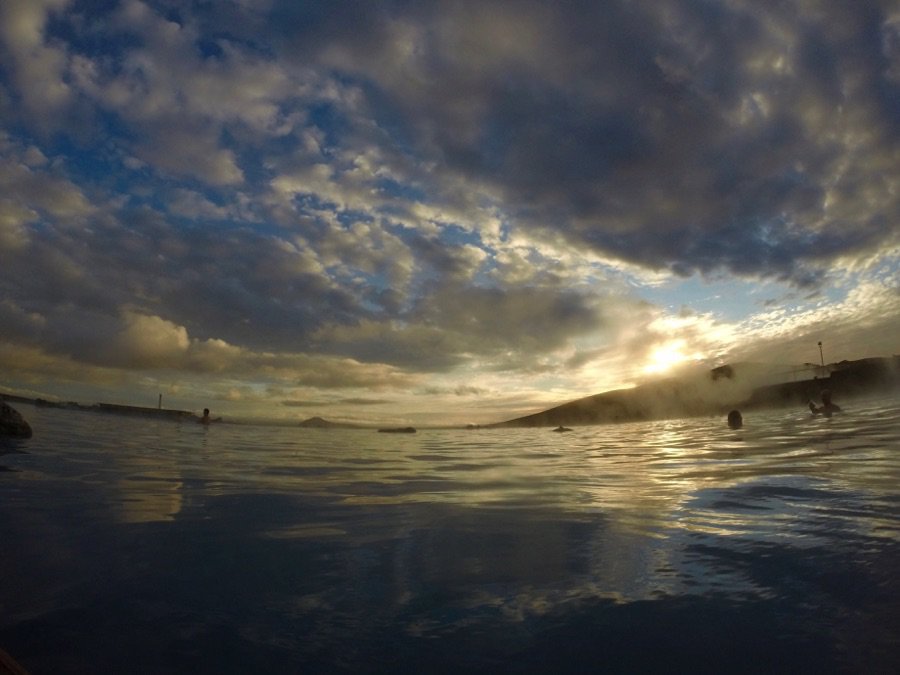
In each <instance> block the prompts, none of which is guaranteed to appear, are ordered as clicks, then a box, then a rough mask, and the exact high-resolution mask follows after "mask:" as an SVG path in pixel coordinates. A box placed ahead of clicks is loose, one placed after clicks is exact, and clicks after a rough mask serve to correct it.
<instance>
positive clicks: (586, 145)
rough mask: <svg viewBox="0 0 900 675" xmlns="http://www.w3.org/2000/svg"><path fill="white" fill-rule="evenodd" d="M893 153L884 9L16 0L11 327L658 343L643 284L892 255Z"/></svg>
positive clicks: (229, 347)
mask: <svg viewBox="0 0 900 675" xmlns="http://www.w3.org/2000/svg"><path fill="white" fill-rule="evenodd" d="M898 153H900V15H898V14H897V12H896V7H895V4H894V3H892V2H888V1H887V0H885V1H878V0H859V1H858V2H854V3H845V2H838V1H837V0H834V1H831V0H827V1H825V2H818V1H813V0H808V1H807V0H795V1H793V2H782V3H750V2H743V1H738V0H722V1H721V2H710V1H708V0H662V1H657V0H610V1H609V2H603V3H597V2H594V1H588V0H574V1H571V2H564V3H547V2H542V1H539V0H521V1H519V2H515V3H510V2H506V1H504V0H460V1H458V2H452V3H451V2H443V1H437V0H434V1H426V2H408V1H401V0H394V1H389V2H379V3H358V2H343V1H339V2H328V3H313V2H299V3H298V2H288V1H287V0H259V1H258V2H250V1H241V2H226V3H181V2H176V1H175V0H156V1H150V2H140V1H138V0H123V1H122V2H112V3H102V4H96V3H66V2H58V1H54V2H45V3H28V2H14V3H6V4H3V5H0V298H2V300H0V321H2V334H0V347H2V348H3V349H5V350H6V351H5V353H6V354H7V356H6V357H5V358H6V359H7V360H6V363H10V364H11V363H14V362H16V361H17V359H18V361H19V363H20V364H21V363H23V362H24V361H25V360H28V361H29V362H30V363H33V364H36V365H35V366H34V368H35V371H36V372H37V371H38V370H40V369H42V368H43V369H55V370H54V372H60V373H65V374H66V377H68V376H69V375H70V374H71V373H74V372H77V368H78V366H79V364H83V365H85V367H86V368H89V369H93V370H91V372H92V373H93V375H92V377H97V378H100V377H101V376H102V377H104V378H108V376H109V373H108V372H107V371H108V370H110V369H113V370H114V369H120V370H122V371H127V370H138V371H151V370H159V369H166V368H170V369H176V370H181V371H183V372H187V373H192V374H195V375H198V376H207V375H211V374H214V373H223V372H227V373H228V374H229V376H232V377H248V378H251V379H252V378H253V377H257V378H259V379H261V380H265V381H267V382H271V381H278V382H279V383H282V384H284V383H285V382H288V383H290V384H291V386H301V387H321V388H327V389H342V388H344V389H346V388H352V387H373V388H389V387H392V386H394V387H409V386H416V387H420V389H418V391H434V392H442V393H443V394H445V395H453V396H458V397H465V396H469V395H472V396H476V395H479V394H483V393H484V392H485V391H487V390H485V389H482V388H481V387H478V386H476V385H471V387H472V388H471V389H467V388H465V387H460V386H457V384H456V381H454V382H453V383H451V384H446V385H444V383H442V386H438V387H431V388H429V387H428V383H423V382H422V380H421V379H420V377H419V376H420V375H422V374H425V373H430V374H433V375H434V376H435V377H445V376H447V375H448V374H451V373H452V374H454V375H456V374H457V372H455V371H459V372H463V369H464V368H465V367H469V366H473V365H475V364H477V366H478V367H479V368H482V369H483V371H482V372H491V373H510V372H513V371H516V372H518V373H522V374H526V375H527V376H529V377H530V376H533V375H534V374H536V373H540V374H542V375H543V374H548V376H549V374H552V373H553V372H554V370H559V369H560V368H566V367H568V368H572V369H576V370H578V369H587V370H589V369H590V367H592V364H594V363H595V362H598V361H603V360H606V361H609V360H615V359H616V358H620V357H621V358H624V359H629V360H632V361H635V362H637V361H639V360H640V359H642V358H644V357H645V356H646V355H647V354H650V353H652V351H653V349H654V348H655V347H656V346H658V345H659V344H662V343H664V342H666V341H667V340H670V337H671V336H670V335H669V333H668V332H667V331H668V330H669V327H667V325H666V324H665V322H664V321H662V319H661V314H660V311H658V308H656V307H651V306H646V305H642V304H641V303H640V301H638V300H637V299H636V298H635V297H634V296H633V295H632V293H631V291H630V290H628V289H627V288H625V286H626V285H627V284H634V285H637V286H639V285H640V284H641V283H642V282H643V280H646V279H648V278H652V279H653V283H661V282H660V279H672V278H673V277H681V278H685V279H687V278H691V277H694V276H698V275H701V276H705V277H707V278H709V279H722V278H726V279H727V278H730V277H732V276H738V277H741V278H743V279H746V280H760V279H763V280H774V281H778V282H781V283H783V284H784V285H786V286H788V287H795V288H794V290H796V291H797V292H802V293H804V294H805V295H804V296H803V299H804V300H806V301H811V300H810V299H814V298H823V297H827V296H826V295H823V293H824V290H823V289H825V288H826V287H827V285H828V284H829V283H831V282H834V280H835V279H848V278H850V277H849V275H850V273H851V271H852V272H853V273H857V274H860V275H862V274H863V272H865V273H866V274H875V272H874V271H873V270H875V269H876V268H877V266H878V265H879V264H885V265H888V266H889V265H892V264H895V263H894V262H891V260H892V259H891V258H890V256H891V255H893V253H892V251H896V249H897V247H898V245H900V238H898V237H900V230H898V228H897V227H896V222H897V220H898V218H900V164H898V162H897V156H898ZM885 260H887V261H888V262H886V263H883V261H885ZM845 272H846V274H847V276H846V277H842V276H841V275H843V274H844V273H845ZM657 273H658V274H657ZM885 279H887V281H885V280H884V279H882V282H883V285H884V284H885V283H886V284H888V285H889V284H890V283H894V282H893V281H891V277H889V276H886V277H885ZM847 283H848V284H849V283H850V282H847ZM784 290H786V289H778V291H777V292H782V291H784ZM845 290H846V289H845ZM817 292H819V293H820V295H818V296H817V295H815V294H816V293H817ZM864 297H865V299H866V301H871V302H872V303H873V304H872V306H873V307H874V306H877V307H890V306H892V305H891V300H890V299H889V298H885V297H884V296H882V295H878V294H877V293H874V292H871V293H869V294H868V295H865V296H864ZM792 301H793V300H792ZM747 304H748V305H750V304H754V303H752V302H750V301H748V303H747ZM785 304H789V303H787V301H786V303H785ZM748 311H749V310H748ZM772 311H775V310H772ZM873 311H874V310H873ZM676 318H677V319H679V320H681V321H683V323H682V324H677V328H676V329H675V330H677V331H678V339H683V340H695V341H696V342H698V343H701V342H703V340H704V335H703V331H704V330H705V329H708V328H710V327H711V326H714V323H715V322H714V320H713V319H708V318H704V317H701V316H699V315H698V316H688V317H685V316H679V317H676ZM845 319H846V317H838V318H837V319H836V320H840V321H843V320H845ZM809 321H812V319H809ZM848 321H849V320H848ZM691 322H694V323H693V324H691ZM861 323H864V322H861ZM879 325H880V324H879ZM691 326H693V327H691ZM717 339H718V338H717ZM723 339H724V338H723ZM779 339H780V338H779ZM713 342H714V340H713V339H712V338H710V344H713ZM714 347H715V345H713V346H711V347H710V349H713V348H714ZM715 348H716V349H718V347H715ZM716 353H717V354H718V353H719V352H716ZM23 355H24V356H23ZM617 355H618V356H617ZM623 355H624V356H623ZM53 359H56V361H53ZM51 362H52V363H51ZM17 367H19V366H17ZM498 377H499V376H498ZM492 386H493V385H492ZM348 393H354V392H348ZM435 395H438V394H437V393H436V394H435ZM248 396H249V394H248ZM286 396H290V394H283V395H279V396H278V397H277V398H275V399H274V400H279V399H281V398H284V397H286ZM301 396H305V394H301ZM315 400H317V399H315V398H313V399H312V401H313V402H314V401H315ZM323 400H324V399H323ZM298 401H299V403H302V401H300V400H299V399H297V401H294V404H297V403H298ZM337 402H338V403H339V404H343V405H348V406H352V405H381V404H382V403H384V404H388V403H390V401H387V400H386V399H385V400H384V401H382V399H380V398H379V399H359V398H357V399H346V400H338V401H337ZM307 404H309V405H312V404H313V403H312V402H307ZM286 405H287V404H286Z"/></svg>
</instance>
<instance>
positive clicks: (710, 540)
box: [0, 399, 900, 675]
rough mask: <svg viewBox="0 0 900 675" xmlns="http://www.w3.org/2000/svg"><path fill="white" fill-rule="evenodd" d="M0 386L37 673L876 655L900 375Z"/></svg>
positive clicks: (898, 589) (15, 603) (887, 660)
mask: <svg viewBox="0 0 900 675" xmlns="http://www.w3.org/2000/svg"><path fill="white" fill-rule="evenodd" d="M841 403H842V404H843V403H844V401H841ZM18 407H19V409H20V411H21V412H23V414H25V416H26V417H27V418H28V419H29V421H30V422H31V424H32V426H33V427H34V429H35V437H34V438H33V439H31V440H28V441H20V442H10V441H0V453H3V454H2V456H0V541H2V555H0V647H3V648H4V649H6V650H7V651H8V652H10V653H11V654H12V655H13V656H15V657H16V658H17V659H18V660H19V661H20V662H21V663H22V665H24V666H25V667H26V668H28V669H29V670H31V671H32V672H33V673H34V674H35V675H38V674H40V673H94V672H110V673H113V672H116V673H132V672H133V673H293V672H298V673H299V672H304V673H308V672H340V671H346V672H370V671H378V672H400V671H403V672H476V671H486V672H523V671H524V672H648V671H651V672H652V671H657V672H717V673H718V672H735V671H747V672H866V673H873V672H884V673H889V672H892V673H893V672H898V671H900V575H898V573H900V401H898V400H896V399H894V400H891V401H890V402H889V403H887V404H886V403H885V402H883V401H882V402H876V401H869V402H861V401H857V402H853V403H852V404H848V405H847V408H849V411H848V412H847V413H845V414H843V415H841V416H839V417H835V418H833V419H831V420H825V419H811V418H810V417H809V415H808V414H807V413H805V412H803V411H802V410H801V411H789V412H786V411H777V412H770V413H755V414H751V415H747V416H746V417H745V420H746V422H747V423H748V425H747V427H745V428H744V429H743V430H741V431H739V432H734V431H730V430H728V429H727V428H726V427H725V424H724V420H722V419H691V420H682V421H671V422H656V423H646V424H628V425H620V426H601V427H584V428H576V429H575V430H574V431H573V432H571V433H568V434H554V433H551V432H550V431H548V430H545V429H539V430H511V431H510V430H503V431H501V430H480V431H437V430H434V431H429V430H425V431H420V432H419V433H418V434H416V435H409V436H406V435H389V434H378V433H375V432H372V431H357V430H353V431H327V430H301V429H286V428H274V427H268V428H267V427H250V426H225V425H219V426H215V427H213V428H210V429H205V428H203V427H201V426H200V425H187V424H185V425H178V424H175V423H172V422H153V421H146V420H130V419H125V418H118V417H106V416H102V415H97V414H91V413H78V412H66V411H59V410H48V409H35V408H31V407H29V406H18Z"/></svg>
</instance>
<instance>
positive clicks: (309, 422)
mask: <svg viewBox="0 0 900 675" xmlns="http://www.w3.org/2000/svg"><path fill="white" fill-rule="evenodd" d="M299 426H301V427H305V428H307V429H358V428H360V427H358V426H356V425H355V424H345V423H343V422H329V421H328V420H326V419H324V418H322V417H310V418H309V419H306V420H303V421H302V422H300V424H299Z"/></svg>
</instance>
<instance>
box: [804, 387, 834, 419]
mask: <svg viewBox="0 0 900 675" xmlns="http://www.w3.org/2000/svg"><path fill="white" fill-rule="evenodd" d="M809 411H810V412H811V413H812V414H813V415H825V417H831V413H836V412H841V406H839V405H837V404H836V403H832V402H831V392H830V391H829V390H828V389H826V390H824V391H823V392H822V405H820V406H818V407H817V406H816V404H815V403H813V402H812V401H810V402H809Z"/></svg>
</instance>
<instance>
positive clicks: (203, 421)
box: [197, 408, 222, 424]
mask: <svg viewBox="0 0 900 675" xmlns="http://www.w3.org/2000/svg"><path fill="white" fill-rule="evenodd" d="M197 421H198V422H199V423H200V424H212V423H213V422H221V421H222V418H221V417H216V418H215V419H213V418H212V417H210V416H209V408H204V409H203V417H201V418H200V419H199V420H197Z"/></svg>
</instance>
